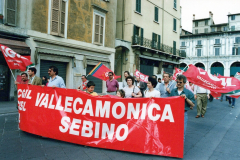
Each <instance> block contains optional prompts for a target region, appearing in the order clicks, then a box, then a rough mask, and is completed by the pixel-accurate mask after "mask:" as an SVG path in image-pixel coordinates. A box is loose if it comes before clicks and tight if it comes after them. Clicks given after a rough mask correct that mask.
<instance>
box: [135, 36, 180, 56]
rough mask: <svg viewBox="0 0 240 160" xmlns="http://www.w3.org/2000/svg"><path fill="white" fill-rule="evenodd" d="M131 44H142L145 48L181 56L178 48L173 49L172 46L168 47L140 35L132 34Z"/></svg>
mask: <svg viewBox="0 0 240 160" xmlns="http://www.w3.org/2000/svg"><path fill="white" fill-rule="evenodd" d="M132 44H133V45H141V46H144V47H146V48H151V49H155V50H159V51H163V52H166V53H169V54H173V55H177V56H181V54H180V50H178V49H174V48H173V47H170V46H168V45H165V44H162V43H159V42H156V41H152V40H149V39H147V38H142V37H140V36H133V37H132Z"/></svg>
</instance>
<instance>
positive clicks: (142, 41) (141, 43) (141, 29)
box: [141, 28, 143, 45]
mask: <svg viewBox="0 0 240 160" xmlns="http://www.w3.org/2000/svg"><path fill="white" fill-rule="evenodd" d="M141 45H143V28H141Z"/></svg>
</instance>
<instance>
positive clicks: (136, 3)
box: [136, 0, 138, 11]
mask: <svg viewBox="0 0 240 160" xmlns="http://www.w3.org/2000/svg"><path fill="white" fill-rule="evenodd" d="M136 11H138V0H136Z"/></svg>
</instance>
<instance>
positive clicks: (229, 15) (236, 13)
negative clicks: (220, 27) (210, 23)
mask: <svg viewBox="0 0 240 160" xmlns="http://www.w3.org/2000/svg"><path fill="white" fill-rule="evenodd" d="M232 15H240V13H234V14H228V16H232Z"/></svg>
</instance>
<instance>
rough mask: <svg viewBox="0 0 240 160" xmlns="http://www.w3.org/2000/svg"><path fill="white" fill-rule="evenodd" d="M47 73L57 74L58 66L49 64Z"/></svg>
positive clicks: (51, 75)
mask: <svg viewBox="0 0 240 160" xmlns="http://www.w3.org/2000/svg"><path fill="white" fill-rule="evenodd" d="M48 74H49V76H50V77H53V76H56V75H58V68H57V67H55V66H50V67H49V69H48Z"/></svg>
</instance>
